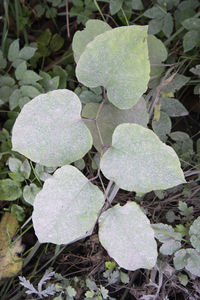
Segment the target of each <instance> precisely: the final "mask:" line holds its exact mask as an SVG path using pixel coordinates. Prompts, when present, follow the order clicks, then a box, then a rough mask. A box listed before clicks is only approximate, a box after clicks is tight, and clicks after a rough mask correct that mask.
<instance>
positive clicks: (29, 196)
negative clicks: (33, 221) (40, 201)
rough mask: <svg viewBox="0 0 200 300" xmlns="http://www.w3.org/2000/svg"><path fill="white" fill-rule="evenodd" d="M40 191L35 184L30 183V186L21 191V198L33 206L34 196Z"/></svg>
mask: <svg viewBox="0 0 200 300" xmlns="http://www.w3.org/2000/svg"><path fill="white" fill-rule="evenodd" d="M40 190H41V189H40V188H39V187H37V185H36V184H34V183H31V184H30V185H26V186H25V187H24V189H23V197H24V200H25V201H26V202H28V203H29V204H31V205H33V202H34V200H35V197H36V195H37V194H38V193H39V191H40Z"/></svg>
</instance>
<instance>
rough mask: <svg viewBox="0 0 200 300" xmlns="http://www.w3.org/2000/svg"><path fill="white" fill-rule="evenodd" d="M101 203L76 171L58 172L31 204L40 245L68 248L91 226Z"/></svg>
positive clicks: (97, 193) (99, 195) (70, 168)
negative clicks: (48, 243)
mask: <svg viewBox="0 0 200 300" xmlns="http://www.w3.org/2000/svg"><path fill="white" fill-rule="evenodd" d="M103 203H104V196H103V193H102V192H101V191H100V190H99V189H98V187H96V186H94V185H93V184H92V183H91V182H90V181H89V180H88V179H87V178H86V177H85V176H84V175H83V174H82V173H81V172H80V171H79V170H78V169H76V168H75V167H73V166H68V165H66V166H63V167H61V168H59V169H58V170H56V172H55V173H54V175H53V176H52V177H51V178H49V179H47V180H46V181H45V183H44V186H43V189H42V190H41V191H40V192H39V193H38V194H37V195H36V197H35V200H34V202H33V206H34V211H33V215H32V219H33V225H34V229H35V232H36V235H37V237H38V239H39V241H40V243H46V242H50V243H54V244H67V243H70V242H73V241H74V240H76V239H79V238H81V237H82V236H83V235H85V234H86V233H87V232H88V231H89V230H90V229H91V228H92V226H93V225H94V223H95V221H96V219H97V215H98V213H99V211H100V209H101V207H102V205H103Z"/></svg>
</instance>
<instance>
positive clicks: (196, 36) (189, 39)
mask: <svg viewBox="0 0 200 300" xmlns="http://www.w3.org/2000/svg"><path fill="white" fill-rule="evenodd" d="M199 42H200V33H199V31H197V30H190V31H188V32H187V33H186V34H185V35H184V37H183V48H184V51H185V52H187V51H190V50H192V49H193V48H194V47H195V46H196V45H197V44H198V43H199Z"/></svg>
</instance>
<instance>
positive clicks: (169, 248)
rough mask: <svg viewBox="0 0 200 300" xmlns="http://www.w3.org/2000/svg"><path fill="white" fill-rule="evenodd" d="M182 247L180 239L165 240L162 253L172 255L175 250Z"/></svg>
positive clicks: (161, 248)
mask: <svg viewBox="0 0 200 300" xmlns="http://www.w3.org/2000/svg"><path fill="white" fill-rule="evenodd" d="M180 248H181V243H180V242H179V241H174V240H173V239H171V240H169V241H167V242H165V243H163V244H162V246H161V247H160V253H162V254H163V255H172V254H173V253H174V252H176V251H177V250H179V249H180Z"/></svg>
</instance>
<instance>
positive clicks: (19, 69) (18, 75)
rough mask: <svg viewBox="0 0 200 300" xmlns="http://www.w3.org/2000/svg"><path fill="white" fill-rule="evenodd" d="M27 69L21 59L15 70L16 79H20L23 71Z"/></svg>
mask: <svg viewBox="0 0 200 300" xmlns="http://www.w3.org/2000/svg"><path fill="white" fill-rule="evenodd" d="M26 70H27V63H26V62H25V61H23V62H22V63H21V64H19V65H18V66H17V68H16V70H15V77H16V78H17V80H21V79H22V78H23V76H24V73H25V72H26Z"/></svg>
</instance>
